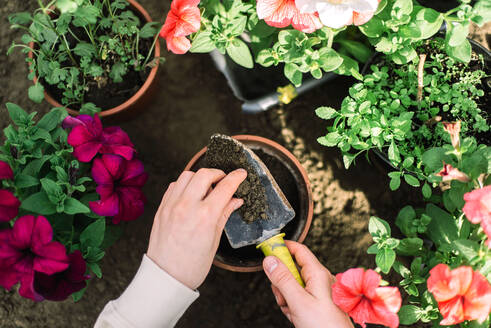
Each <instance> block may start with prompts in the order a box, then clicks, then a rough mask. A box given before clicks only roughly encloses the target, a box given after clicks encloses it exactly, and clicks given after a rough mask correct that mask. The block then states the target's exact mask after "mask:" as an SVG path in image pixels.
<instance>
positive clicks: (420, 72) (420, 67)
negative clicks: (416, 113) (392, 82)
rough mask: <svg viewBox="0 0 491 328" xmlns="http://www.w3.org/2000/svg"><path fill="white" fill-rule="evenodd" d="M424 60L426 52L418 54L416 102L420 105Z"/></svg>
mask: <svg viewBox="0 0 491 328" xmlns="http://www.w3.org/2000/svg"><path fill="white" fill-rule="evenodd" d="M425 60H426V54H423V55H419V64H418V97H417V99H418V103H419V106H421V100H422V99H423V77H424V76H423V74H424V68H425Z"/></svg>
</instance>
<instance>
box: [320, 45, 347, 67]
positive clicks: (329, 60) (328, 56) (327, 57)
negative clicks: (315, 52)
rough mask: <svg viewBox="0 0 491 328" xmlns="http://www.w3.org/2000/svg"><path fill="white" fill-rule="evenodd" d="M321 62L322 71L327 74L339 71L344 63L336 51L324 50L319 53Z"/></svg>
mask: <svg viewBox="0 0 491 328" xmlns="http://www.w3.org/2000/svg"><path fill="white" fill-rule="evenodd" d="M319 56H320V58H319V61H320V65H321V67H322V69H323V70H324V71H326V72H332V71H334V70H335V69H337V68H338V67H339V66H340V65H341V64H342V63H343V61H344V59H343V57H341V56H340V55H339V54H338V53H337V52H336V50H334V49H328V48H323V49H321V50H320V51H319Z"/></svg>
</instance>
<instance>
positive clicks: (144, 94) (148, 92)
mask: <svg viewBox="0 0 491 328" xmlns="http://www.w3.org/2000/svg"><path fill="white" fill-rule="evenodd" d="M127 1H128V2H129V4H130V8H131V9H132V10H133V11H134V12H135V13H138V15H139V16H140V17H141V18H143V19H144V23H147V22H151V21H152V18H151V17H150V15H149V14H148V12H147V11H146V10H145V8H143V7H142V5H140V4H139V3H138V2H137V1H135V0H127ZM29 46H30V47H31V49H32V48H33V47H34V43H32V42H31V43H30V44H29ZM28 56H29V58H33V56H34V54H33V52H32V51H31V52H29V54H28ZM158 57H160V43H159V41H158V40H157V42H156V44H155V48H154V58H158ZM158 68H159V64H158V61H157V65H155V66H154V67H153V68H152V69H151V71H150V73H149V74H148V76H147V79H146V80H145V83H143V85H142V86H141V87H140V89H138V91H137V92H136V93H135V94H134V95H133V96H131V98H129V99H128V100H126V101H125V102H124V103H122V104H120V105H118V106H116V107H113V108H109V109H103V110H101V112H100V113H99V116H100V117H109V116H110V117H111V119H113V118H116V119H128V118H131V117H133V116H134V115H135V114H137V113H138V112H140V111H141V110H142V109H144V108H145V106H146V105H148V104H149V103H150V100H151V98H152V95H153V94H154V93H155V91H156V89H157V79H156V76H157V71H158ZM33 81H34V83H36V82H37V76H35V77H34V80H33ZM44 99H45V100H46V101H47V102H48V103H50V104H51V105H52V106H53V107H64V106H63V105H62V104H61V103H60V102H59V101H58V100H56V99H55V98H53V97H52V96H51V95H50V94H49V93H48V92H46V91H45V92H44ZM66 110H67V111H68V113H69V114H70V115H73V116H76V115H78V114H79V112H78V111H77V110H74V109H71V108H66Z"/></svg>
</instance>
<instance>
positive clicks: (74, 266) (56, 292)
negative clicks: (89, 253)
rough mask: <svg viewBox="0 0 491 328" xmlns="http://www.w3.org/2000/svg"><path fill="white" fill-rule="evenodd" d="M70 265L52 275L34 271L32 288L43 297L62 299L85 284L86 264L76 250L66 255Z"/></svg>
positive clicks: (86, 278) (52, 299)
mask: <svg viewBox="0 0 491 328" xmlns="http://www.w3.org/2000/svg"><path fill="white" fill-rule="evenodd" d="M68 258H69V261H70V266H69V267H68V269H66V270H65V271H62V272H58V273H55V274H53V275H47V274H45V273H41V272H36V273H35V275H34V290H35V291H36V292H37V293H38V294H39V295H41V296H42V297H43V298H44V299H47V300H50V301H63V300H65V299H66V298H67V297H68V296H70V295H71V294H73V293H75V292H78V291H79V290H81V289H83V288H85V286H87V283H86V282H85V281H86V280H88V279H90V276H88V275H86V274H85V272H86V270H87V265H86V264H85V261H84V258H83V257H82V253H81V252H80V251H79V250H76V251H75V252H73V253H72V254H69V255H68Z"/></svg>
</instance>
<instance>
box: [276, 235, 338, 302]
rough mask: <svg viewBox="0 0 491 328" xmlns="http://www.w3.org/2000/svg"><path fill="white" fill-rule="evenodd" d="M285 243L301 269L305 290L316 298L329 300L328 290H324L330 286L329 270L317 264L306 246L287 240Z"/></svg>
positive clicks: (317, 261)
mask: <svg viewBox="0 0 491 328" xmlns="http://www.w3.org/2000/svg"><path fill="white" fill-rule="evenodd" d="M285 243H286V246H287V247H288V249H289V250H290V253H291V254H292V255H293V256H294V257H295V260H296V262H297V263H298V264H299V265H300V266H301V267H302V270H301V272H300V274H301V275H302V278H303V279H304V281H305V285H306V287H305V289H306V290H307V291H308V292H309V293H311V294H312V296H314V297H316V298H329V288H326V286H330V285H331V280H330V278H331V273H330V272H329V270H327V269H326V268H325V267H324V266H323V265H322V264H321V263H320V262H319V260H318V259H317V257H316V256H315V255H314V254H313V253H312V252H311V251H310V250H309V249H308V247H307V246H305V245H302V244H300V243H297V242H294V241H289V240H286V241H285Z"/></svg>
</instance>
